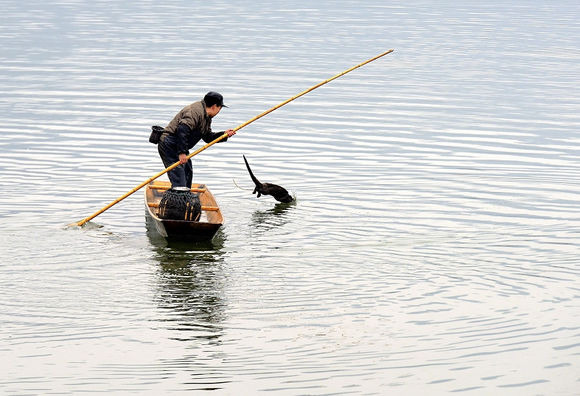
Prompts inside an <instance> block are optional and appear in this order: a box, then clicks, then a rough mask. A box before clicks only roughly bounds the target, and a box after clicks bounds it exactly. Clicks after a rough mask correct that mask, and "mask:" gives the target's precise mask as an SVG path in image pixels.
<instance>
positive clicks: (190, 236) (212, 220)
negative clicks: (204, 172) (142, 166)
mask: <svg viewBox="0 0 580 396" xmlns="http://www.w3.org/2000/svg"><path fill="white" fill-rule="evenodd" d="M169 188H171V183H170V182H169V181H159V180H154V181H152V182H151V183H149V184H148V185H147V186H146V187H145V207H146V209H147V213H148V214H149V216H150V217H151V218H152V219H153V222H154V224H155V229H156V230H157V231H158V232H159V234H161V235H162V236H164V237H165V238H176V239H187V240H191V241H208V240H211V239H212V238H213V237H214V235H215V234H216V232H217V231H218V230H219V228H220V227H221V226H222V225H223V223H224V219H223V217H222V213H221V211H220V208H219V206H218V204H217V202H216V200H215V198H214V196H213V195H212V193H211V192H210V191H209V189H208V188H207V186H206V185H205V184H193V185H192V186H191V192H194V193H198V194H199V200H200V202H201V217H200V219H199V221H188V220H168V219H161V218H159V216H158V212H159V201H161V197H162V196H163V193H164V192H165V191H167V190H168V189H169Z"/></svg>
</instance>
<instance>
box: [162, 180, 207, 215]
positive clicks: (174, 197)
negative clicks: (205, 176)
mask: <svg viewBox="0 0 580 396" xmlns="http://www.w3.org/2000/svg"><path fill="white" fill-rule="evenodd" d="M200 216H201V203H200V202H199V197H198V196H197V194H194V193H192V192H191V191H190V190H189V188H187V187H176V188H172V189H169V190H167V191H165V193H163V197H162V198H161V201H159V217H160V218H162V219H167V220H187V221H198V220H199V217H200Z"/></svg>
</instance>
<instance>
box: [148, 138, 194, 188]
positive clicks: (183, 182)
mask: <svg viewBox="0 0 580 396" xmlns="http://www.w3.org/2000/svg"><path fill="white" fill-rule="evenodd" d="M157 150H158V151H159V156H160V157H161V161H163V165H165V167H166V168H167V167H169V166H171V165H173V164H174V163H176V162H177V161H179V154H178V153H177V142H176V139H175V137H174V136H173V135H169V134H163V136H162V137H161V141H160V142H159V144H157ZM186 154H189V153H186ZM167 175H168V176H169V180H170V181H171V187H189V188H191V182H192V181H193V166H192V164H191V159H190V160H188V161H187V163H185V164H181V165H179V166H178V167H176V168H174V169H172V170H170V171H169V172H168V173H167Z"/></svg>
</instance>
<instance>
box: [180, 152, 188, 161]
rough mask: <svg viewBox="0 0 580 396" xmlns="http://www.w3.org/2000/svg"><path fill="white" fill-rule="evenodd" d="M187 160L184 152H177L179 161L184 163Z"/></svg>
mask: <svg viewBox="0 0 580 396" xmlns="http://www.w3.org/2000/svg"><path fill="white" fill-rule="evenodd" d="M186 162H187V155H186V154H185V153H181V154H179V163H180V164H185V163H186Z"/></svg>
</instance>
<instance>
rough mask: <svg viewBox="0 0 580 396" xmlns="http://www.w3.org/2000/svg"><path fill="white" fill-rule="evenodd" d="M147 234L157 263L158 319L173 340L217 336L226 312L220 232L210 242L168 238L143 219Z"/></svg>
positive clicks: (215, 337)
mask: <svg viewBox="0 0 580 396" xmlns="http://www.w3.org/2000/svg"><path fill="white" fill-rule="evenodd" d="M147 236H148V238H149V241H150V243H151V249H152V250H153V252H154V253H155V256H154V258H155V259H156V260H157V261H158V262H159V269H158V271H157V283H158V286H157V289H156V296H155V301H156V302H157V304H158V306H159V308H160V312H161V315H162V318H160V320H159V322H160V323H164V324H166V325H167V329H168V330H170V331H173V334H174V336H172V338H173V339H177V340H183V341H190V340H194V339H198V340H199V339H204V340H216V339H218V338H219V337H220V336H221V335H222V332H223V328H222V326H221V325H220V324H221V323H222V322H223V320H224V319H225V315H226V303H225V299H224V298H223V295H224V288H225V284H226V280H227V278H226V275H225V274H224V272H223V242H224V239H223V235H222V234H221V233H220V235H216V237H215V238H214V240H213V242H200V243H191V242H184V241H171V240H166V239H165V238H163V237H161V236H160V235H159V234H158V233H157V232H156V230H155V226H154V224H152V222H147Z"/></svg>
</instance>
